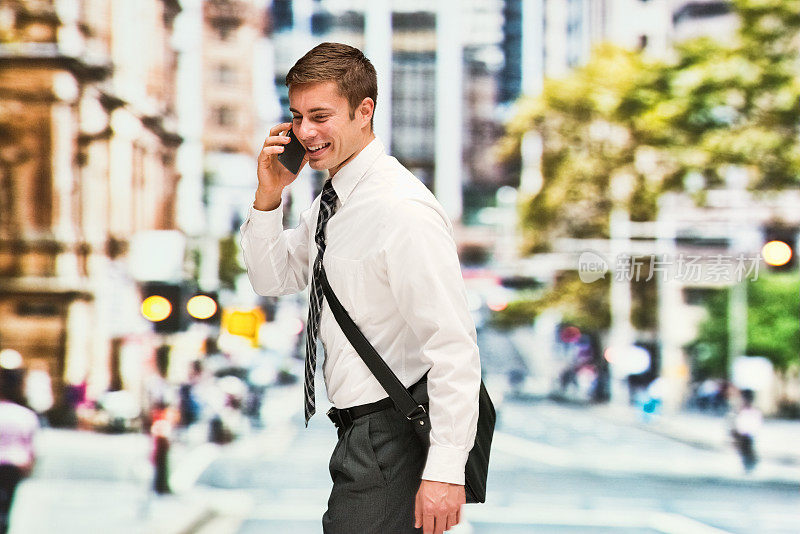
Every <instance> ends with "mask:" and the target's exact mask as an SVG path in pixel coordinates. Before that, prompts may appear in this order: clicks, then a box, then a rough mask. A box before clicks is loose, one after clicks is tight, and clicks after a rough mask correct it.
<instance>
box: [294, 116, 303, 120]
mask: <svg viewBox="0 0 800 534" xmlns="http://www.w3.org/2000/svg"><path fill="white" fill-rule="evenodd" d="M302 118H303V117H298V116H294V117H292V121H299V120H300V119H302Z"/></svg>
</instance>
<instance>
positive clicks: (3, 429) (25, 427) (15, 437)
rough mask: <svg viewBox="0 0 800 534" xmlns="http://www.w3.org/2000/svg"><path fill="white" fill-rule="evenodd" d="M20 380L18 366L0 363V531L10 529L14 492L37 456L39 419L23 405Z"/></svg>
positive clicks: (20, 371)
mask: <svg viewBox="0 0 800 534" xmlns="http://www.w3.org/2000/svg"><path fill="white" fill-rule="evenodd" d="M20 359H21V358H20ZM6 365H7V361H6ZM23 379H24V371H23V369H22V368H21V367H16V366H14V367H12V366H8V367H5V366H3V362H0V534H5V533H6V532H8V530H9V527H10V524H9V523H10V515H11V506H12V504H13V500H14V493H15V492H16V489H17V487H18V486H19V483H20V482H21V481H22V480H23V479H24V478H25V477H27V476H28V475H29V474H30V473H31V471H32V470H33V465H34V462H35V459H36V456H35V453H34V447H33V440H34V436H35V435H36V432H37V430H38V428H39V419H38V417H37V416H36V412H34V411H33V410H31V409H30V408H27V407H25V406H24V405H23V400H22V399H23V395H22V385H23V381H24V380H23Z"/></svg>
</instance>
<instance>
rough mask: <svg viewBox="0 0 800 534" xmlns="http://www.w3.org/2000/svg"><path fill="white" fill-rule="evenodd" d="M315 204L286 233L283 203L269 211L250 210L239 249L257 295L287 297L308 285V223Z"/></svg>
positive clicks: (242, 231) (243, 226)
mask: <svg viewBox="0 0 800 534" xmlns="http://www.w3.org/2000/svg"><path fill="white" fill-rule="evenodd" d="M317 204H318V202H315V203H314V204H313V205H312V207H311V208H309V209H307V210H306V211H304V212H303V214H302V215H301V216H300V224H299V225H298V226H297V227H296V228H292V229H288V230H284V229H283V203H281V205H280V206H278V207H277V208H276V209H274V210H270V211H260V210H257V209H255V208H254V207H252V206H251V207H250V212H249V214H248V217H247V220H245V222H244V223H243V224H242V227H241V246H242V252H243V255H244V263H245V267H246V268H247V276H248V278H250V284H251V285H252V286H253V290H254V291H255V292H256V293H258V294H259V295H264V296H279V295H288V294H290V293H297V292H298V291H302V290H303V289H304V288H305V287H306V286H307V285H308V243H309V228H310V226H309V222H310V220H311V219H312V216H313V212H314V211H313V207H314V206H315V205H317Z"/></svg>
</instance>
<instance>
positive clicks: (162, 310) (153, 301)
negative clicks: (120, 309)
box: [142, 295, 172, 323]
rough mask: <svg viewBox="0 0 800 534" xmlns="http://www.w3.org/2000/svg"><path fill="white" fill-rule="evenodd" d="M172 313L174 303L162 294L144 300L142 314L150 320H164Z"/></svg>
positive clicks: (155, 321)
mask: <svg viewBox="0 0 800 534" xmlns="http://www.w3.org/2000/svg"><path fill="white" fill-rule="evenodd" d="M170 313H172V304H170V303H169V301H168V300H167V299H165V298H164V297H162V296H161V295H152V296H149V297H147V298H146V299H144V302H142V315H143V316H144V318H145V319H147V320H148V321H152V322H154V323H157V322H158V321H163V320H164V319H166V318H167V317H169V314H170Z"/></svg>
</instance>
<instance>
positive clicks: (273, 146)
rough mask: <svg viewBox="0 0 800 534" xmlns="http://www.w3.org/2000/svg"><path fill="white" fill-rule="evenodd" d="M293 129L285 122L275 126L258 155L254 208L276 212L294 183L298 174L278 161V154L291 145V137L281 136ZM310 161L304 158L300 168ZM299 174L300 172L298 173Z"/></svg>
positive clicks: (290, 124)
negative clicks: (287, 188) (286, 191)
mask: <svg viewBox="0 0 800 534" xmlns="http://www.w3.org/2000/svg"><path fill="white" fill-rule="evenodd" d="M291 128H292V123H290V122H284V123H282V124H278V125H276V126H273V127H272V129H271V130H270V131H269V136H268V137H267V138H266V139H265V140H264V145H263V147H262V148H261V153H260V154H259V155H258V189H256V199H255V202H253V207H254V208H255V209H257V210H261V211H270V210H274V209H275V208H277V207H278V206H280V204H281V193H283V189H284V188H285V187H286V186H287V185H289V184H291V183H292V182H294V180H295V178H297V175H296V174H292V173H291V172H289V171H288V170H287V169H286V167H284V166H283V165H281V162H280V161H278V154H280V153H281V152H283V147H284V146H285V145H287V144H289V137H288V136H285V135H281V133H282V132H286V131H288V130H290V129H291ZM307 161H308V156H306V157H304V158H303V163H302V164H301V165H300V168H301V169H302V168H303V165H305V164H306V162H307ZM298 172H299V171H298Z"/></svg>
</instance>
